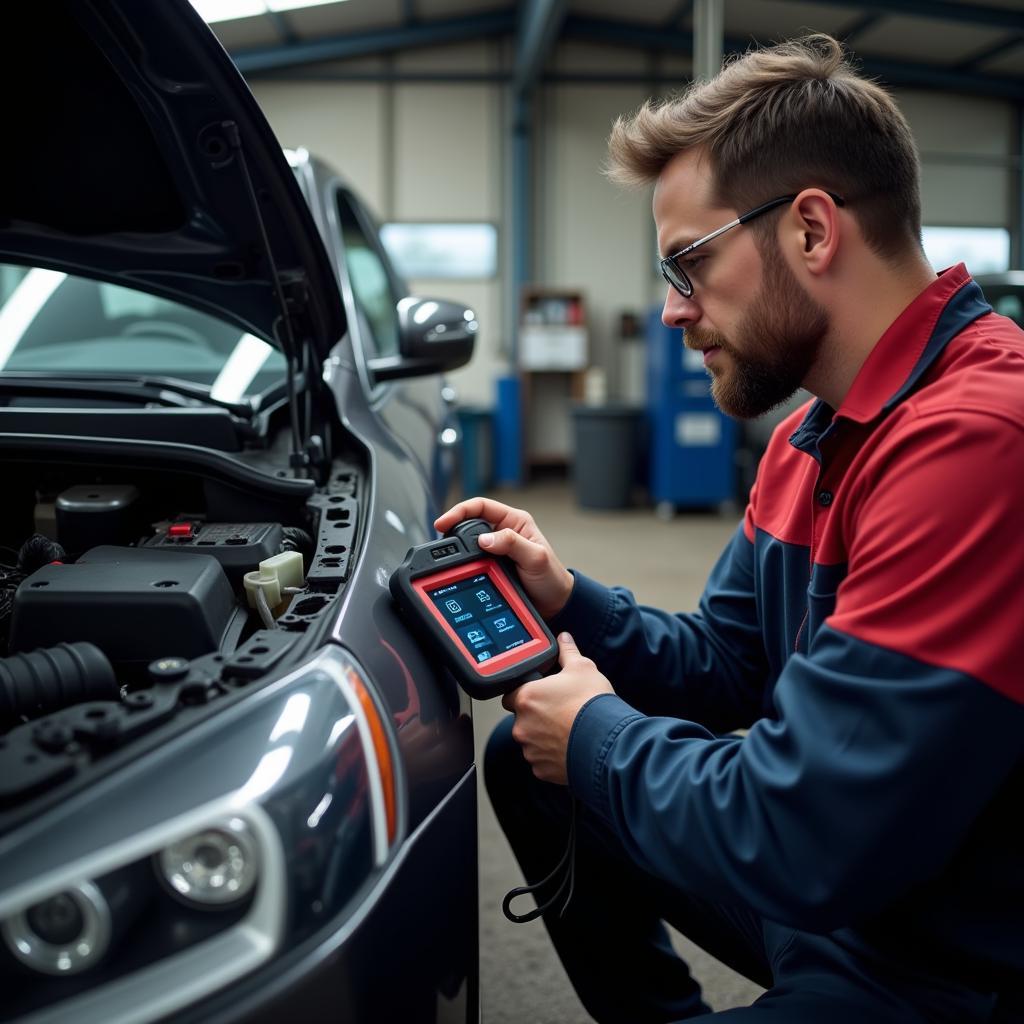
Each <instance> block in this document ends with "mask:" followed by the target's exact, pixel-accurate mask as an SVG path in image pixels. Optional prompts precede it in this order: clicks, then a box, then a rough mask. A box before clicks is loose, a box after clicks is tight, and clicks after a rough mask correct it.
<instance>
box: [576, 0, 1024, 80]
mask: <svg viewBox="0 0 1024 1024" xmlns="http://www.w3.org/2000/svg"><path fill="white" fill-rule="evenodd" d="M885 2H886V3H889V2H891V0H885ZM563 35H564V36H565V37H566V38H573V39H588V40H591V41H593V42H602V43H612V44H617V45H619V46H631V47H639V48H640V49H644V50H655V51H657V50H669V51H672V52H674V53H686V54H690V53H692V51H693V33H691V32H667V31H666V30H665V29H664V28H662V27H651V28H648V27H646V26H643V25H637V24H635V23H632V22H627V21H615V20H611V19H604V18H583V17H578V16H575V15H570V16H569V17H568V18H566V20H565V27H564V29H563ZM750 45H751V43H750V40H749V39H741V38H739V37H737V36H726V37H725V45H724V50H725V52H726V53H745V52H746V51H747V50H748V49H749V48H750ZM858 62H859V66H860V68H861V69H862V70H863V72H864V73H865V74H866V75H869V76H872V77H877V78H881V79H883V80H884V81H886V82H888V83H889V84H890V85H903V86H917V87H923V88H931V89H945V90H948V91H951V92H968V93H973V94H975V95H982V96H999V97H1002V98H1005V99H1015V100H1016V99H1019V98H1020V96H1021V95H1022V94H1024V78H1021V77H1019V76H1008V75H990V74H982V73H980V72H971V71H957V70H955V69H952V68H949V67H940V66H937V65H933V64H917V63H911V62H908V61H904V60H885V59H880V58H877V57H860V56H859V55H858Z"/></svg>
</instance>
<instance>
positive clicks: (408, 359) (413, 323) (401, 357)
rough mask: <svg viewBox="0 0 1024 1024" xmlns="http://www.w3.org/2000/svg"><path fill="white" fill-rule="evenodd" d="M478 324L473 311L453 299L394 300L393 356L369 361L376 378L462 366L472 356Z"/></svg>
mask: <svg viewBox="0 0 1024 1024" xmlns="http://www.w3.org/2000/svg"><path fill="white" fill-rule="evenodd" d="M478 330H479V325H478V324H477V322H476V314H475V313H474V312H473V310H471V309H467V308H466V307H465V306H462V305H460V304H459V303H457V302H446V301H445V300H444V299H417V298H413V297H412V296H410V297H408V298H404V299H401V300H399V303H398V339H399V340H398V345H399V354H398V355H397V356H381V357H379V358H377V359H371V360H370V361H369V368H370V370H371V372H372V373H373V375H374V376H375V377H376V378H377V380H396V379H398V378H401V377H422V376H424V375H426V374H430V373H443V372H444V371H446V370H454V369H456V368H457V367H459V366H465V365H466V363H468V362H469V360H470V359H471V358H472V357H473V345H474V343H475V342H476V335H477V331H478Z"/></svg>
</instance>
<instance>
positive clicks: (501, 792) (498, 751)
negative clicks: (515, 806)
mask: <svg viewBox="0 0 1024 1024" xmlns="http://www.w3.org/2000/svg"><path fill="white" fill-rule="evenodd" d="M514 724H515V718H514V716H512V715H509V716H508V717H507V718H503V719H502V720H501V721H500V722H499V723H498V724H497V725H496V726H495V727H494V731H493V732H492V733H491V735H490V737H489V738H488V740H487V747H486V748H485V750H484V784H485V785H486V786H487V795H488V796H489V797H490V798H491V803H492V804H493V805H494V807H495V809H496V810H497V809H499V808H500V806H502V805H503V804H504V803H505V802H506V801H507V800H515V799H516V798H517V797H516V794H517V793H518V794H519V799H522V796H523V787H524V786H528V785H529V780H530V778H531V777H532V775H533V773H532V771H531V769H530V766H529V764H528V763H527V761H526V758H525V757H523V752H522V750H521V749H520V747H519V744H518V743H516V741H515V740H514V739H512V726H513V725H514Z"/></svg>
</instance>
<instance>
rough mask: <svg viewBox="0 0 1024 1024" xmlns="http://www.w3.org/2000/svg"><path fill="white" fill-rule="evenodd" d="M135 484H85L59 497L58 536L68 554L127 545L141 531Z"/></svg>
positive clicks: (137, 491) (71, 488)
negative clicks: (108, 546)
mask: <svg viewBox="0 0 1024 1024" xmlns="http://www.w3.org/2000/svg"><path fill="white" fill-rule="evenodd" d="M138 502H139V490H138V488H137V487H135V486H134V485H133V484H82V485H80V486H77V487H69V488H68V489H67V490H66V491H62V492H61V493H60V494H58V495H57V502H56V513H57V536H58V537H59V538H60V542H61V544H63V545H64V547H65V548H66V549H67V550H68V551H73V552H80V551H85V550H86V549H88V548H91V547H95V546H96V545H97V544H127V543H128V542H129V541H131V540H134V539H135V538H136V537H137V536H138V534H139V529H140V524H139V516H138V511H139V510H138Z"/></svg>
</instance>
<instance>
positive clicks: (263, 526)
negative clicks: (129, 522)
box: [143, 517, 284, 583]
mask: <svg viewBox="0 0 1024 1024" xmlns="http://www.w3.org/2000/svg"><path fill="white" fill-rule="evenodd" d="M283 540H284V531H283V529H282V527H281V525H280V524H279V523H204V522H202V521H200V520H195V519H188V518H186V517H182V518H180V519H178V520H176V521H175V522H172V523H166V524H163V525H161V527H160V528H159V530H158V532H157V534H156V536H154V537H150V538H149V539H148V540H147V541H146V542H145V544H144V545H143V547H145V548H156V549H158V550H161V551H182V552H185V553H188V554H197V555H211V556H212V557H214V558H216V559H217V561H218V562H220V564H221V565H222V566H224V571H225V572H226V573H227V574H228V577H229V578H230V579H231V581H232V583H238V582H239V581H240V580H241V578H242V575H243V574H244V573H247V572H248V571H249V570H250V569H252V568H253V567H254V566H256V565H258V564H259V563H260V562H262V561H263V560H264V559H265V558H270V557H271V555H276V554H277V553H278V552H279V551H280V550H281V548H282V547H283Z"/></svg>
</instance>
